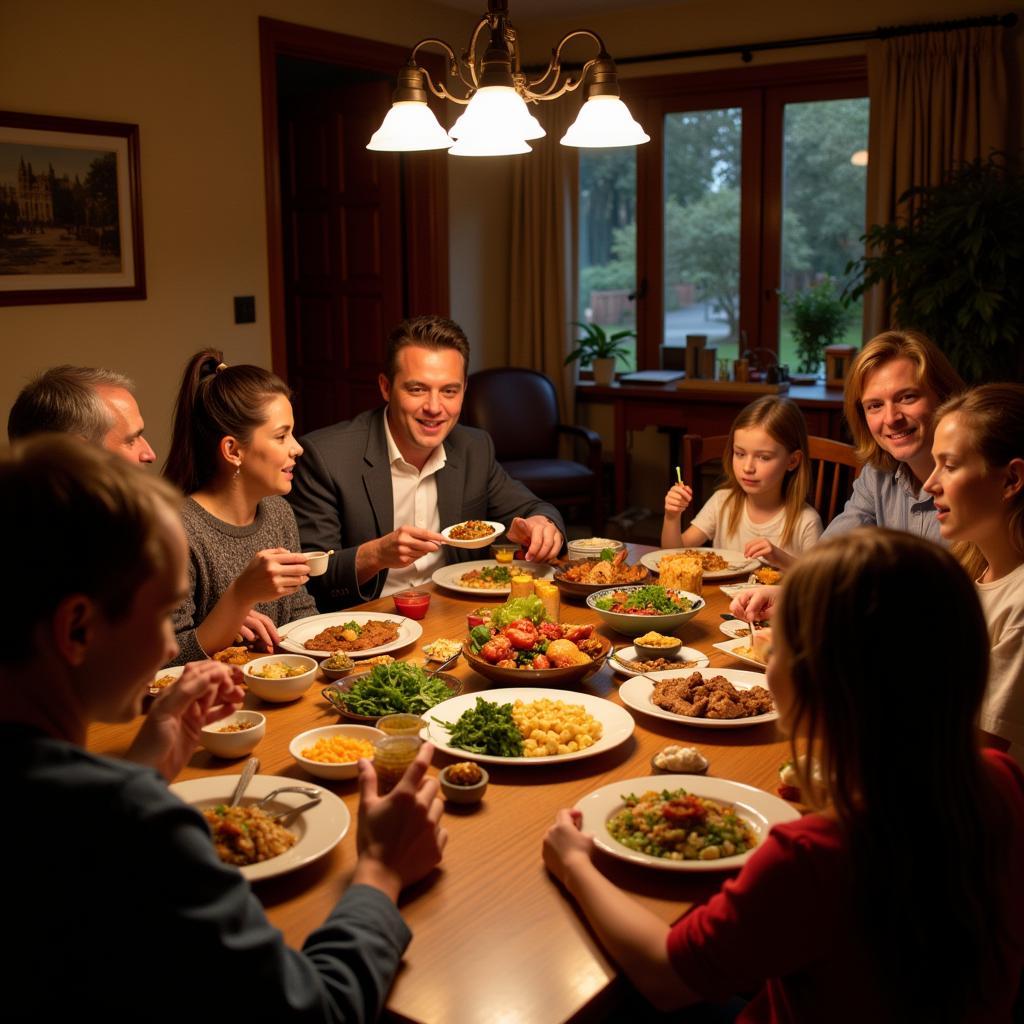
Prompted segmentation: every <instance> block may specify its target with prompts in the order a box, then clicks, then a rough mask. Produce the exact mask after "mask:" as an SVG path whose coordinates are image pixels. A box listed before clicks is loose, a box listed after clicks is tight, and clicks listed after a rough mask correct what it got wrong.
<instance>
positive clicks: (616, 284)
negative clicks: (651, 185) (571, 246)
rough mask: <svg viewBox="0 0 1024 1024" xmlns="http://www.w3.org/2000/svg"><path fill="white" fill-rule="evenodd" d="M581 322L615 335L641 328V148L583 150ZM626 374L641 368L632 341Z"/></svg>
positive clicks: (623, 364) (623, 362)
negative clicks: (638, 277) (638, 305)
mask: <svg viewBox="0 0 1024 1024" xmlns="http://www.w3.org/2000/svg"><path fill="white" fill-rule="evenodd" d="M579 155H580V207H579V230H580V237H579V303H580V308H579V310H578V315H577V317H576V319H577V320H580V321H582V322H583V323H593V324H598V325H599V326H601V327H604V328H605V329H606V330H607V331H608V333H609V334H612V333H615V332H616V331H622V330H635V329H636V304H635V302H634V300H633V299H631V298H630V296H631V295H632V294H633V293H634V291H635V290H636V147H635V146H625V147H623V148H621V149H581V150H580V151H579ZM623 347H624V348H627V349H628V350H629V355H628V356H627V357H626V358H620V359H619V360H618V366H617V368H618V369H620V370H633V369H635V368H636V338H635V337H634V338H627V339H625V341H624V342H623Z"/></svg>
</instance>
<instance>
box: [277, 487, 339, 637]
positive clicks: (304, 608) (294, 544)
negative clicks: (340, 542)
mask: <svg viewBox="0 0 1024 1024" xmlns="http://www.w3.org/2000/svg"><path fill="white" fill-rule="evenodd" d="M280 509H281V515H282V517H283V523H282V531H283V533H284V535H285V545H284V546H285V547H286V548H287V549H288V550H289V551H302V550H303V545H302V544H301V543H300V541H299V527H298V524H297V523H296V522H295V512H294V510H293V509H292V507H291V505H289V504H288V503H287V502H285V501H282V502H281V504H280ZM306 550H307V551H315V550H319V549H317V548H306ZM323 550H324V551H330V548H324V549H323ZM312 579H313V578H312V577H311V578H310V581H311V582H312ZM282 611H283V612H284V614H283V615H282V617H281V621H280V622H279V623H278V625H279V626H284V625H286V624H287V623H289V622H294V621H295V620H296V619H304V618H306V616H307V615H316V614H317V607H316V602H315V601H314V600H313V596H312V594H310V592H309V590H307V589H306V587H305V586H302V587H299V589H298V590H296V591H295V593H294V594H291V595H290V596H289V597H288V598H287V599H286V600H285V602H284V608H283V609H282Z"/></svg>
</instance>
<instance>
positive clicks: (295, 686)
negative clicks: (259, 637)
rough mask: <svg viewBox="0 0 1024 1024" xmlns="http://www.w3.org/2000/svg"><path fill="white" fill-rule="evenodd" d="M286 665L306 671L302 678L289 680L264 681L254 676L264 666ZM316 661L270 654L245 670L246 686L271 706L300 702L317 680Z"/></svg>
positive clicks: (258, 659)
mask: <svg viewBox="0 0 1024 1024" xmlns="http://www.w3.org/2000/svg"><path fill="white" fill-rule="evenodd" d="M275 663H284V664H285V665H288V666H289V667H291V668H303V669H305V671H304V672H303V673H302V675H300V676H289V677H288V678H287V679H263V678H262V677H260V676H255V675H253V672H254V671H258V670H259V669H261V668H262V667H263V666H264V665H272V664H275ZM318 667H319V666H318V665H317V663H316V661H315V660H314V659H313V658H307V657H306V656H305V655H304V654H268V655H267V656H266V657H265V658H256V659H254V660H253V661H250V662H249V663H248V664H247V665H246V666H245V667H244V668H243V669H242V673H243V674H244V675H245V682H246V685H247V686H248V687H249V689H250V690H252V692H253V693H255V694H256V696H257V697H259V698H260V699H262V700H265V701H268V702H269V703H271V704H287V703H288V702H289V701H292V700H298V699H299V698H300V697H301V696H302V695H303V694H304V693H305V692H306V691H307V690H308V689H309V688H310V686H311V685H312V684H313V680H314V679H315V678H316V672H317V668H318Z"/></svg>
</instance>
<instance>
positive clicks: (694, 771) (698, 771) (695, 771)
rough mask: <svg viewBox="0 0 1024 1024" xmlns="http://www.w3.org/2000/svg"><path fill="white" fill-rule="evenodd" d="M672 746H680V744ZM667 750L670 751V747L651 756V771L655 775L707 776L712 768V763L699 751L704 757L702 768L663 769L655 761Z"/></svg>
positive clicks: (694, 748)
mask: <svg viewBox="0 0 1024 1024" xmlns="http://www.w3.org/2000/svg"><path fill="white" fill-rule="evenodd" d="M671 745H673V746H678V744H671ZM690 749H691V750H697V748H696V747H691V748H690ZM666 750H668V747H662V749H661V750H659V751H657V753H654V754H652V755H651V770H652V771H653V772H654V774H655V775H707V773H708V768H710V767H711V762H710V761H708V759H707V758H706V757H704V755H703V754H700V751H699V750H697V753H698V754H700V756H701V757H704V766H703V767H702V768H662V767H660V766H659V765H658V764H656V763H655V761H654V759H655V758H656V757H657V756H658V754H661V753H664V751H666Z"/></svg>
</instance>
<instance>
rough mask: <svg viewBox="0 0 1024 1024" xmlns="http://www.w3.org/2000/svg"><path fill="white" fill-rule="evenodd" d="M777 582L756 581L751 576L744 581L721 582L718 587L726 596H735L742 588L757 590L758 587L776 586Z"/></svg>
mask: <svg viewBox="0 0 1024 1024" xmlns="http://www.w3.org/2000/svg"><path fill="white" fill-rule="evenodd" d="M777 586H778V584H777V583H758V582H757V580H756V579H754V577H753V576H751V577H750V579H749V580H747V582H746V583H723V584H722V585H721V586H720V587H719V588H718V589H719V590H720V591H721V592H722V593H723V594H725V595H726V597H735V596H736V595H737V594H740V593H742V592H743V591H744V590H757V589H758V588H759V587H777Z"/></svg>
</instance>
